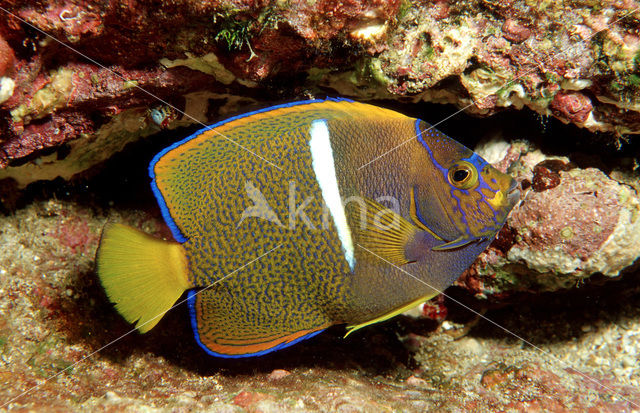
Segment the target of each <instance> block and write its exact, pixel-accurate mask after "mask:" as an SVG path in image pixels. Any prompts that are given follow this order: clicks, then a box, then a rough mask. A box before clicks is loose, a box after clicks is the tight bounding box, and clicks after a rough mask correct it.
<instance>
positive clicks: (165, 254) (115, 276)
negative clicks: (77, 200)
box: [96, 224, 193, 333]
mask: <svg viewBox="0 0 640 413" xmlns="http://www.w3.org/2000/svg"><path fill="white" fill-rule="evenodd" d="M96 264H97V273H98V276H99V277H100V282H101V283H102V286H103V287H104V289H105V291H106V292H107V296H108V297H109V300H111V302H112V303H114V304H115V306H116V309H117V310H118V312H119V313H120V314H121V315H122V316H123V317H124V318H125V319H126V320H127V321H128V322H130V323H136V328H137V329H138V331H140V332H141V333H146V332H147V331H149V330H151V329H152V328H153V327H154V326H155V325H156V324H157V323H158V321H160V319H161V318H162V316H163V315H164V313H166V312H167V311H168V310H169V309H170V308H171V306H173V304H174V303H175V302H176V301H177V300H178V298H180V296H181V295H182V293H183V292H184V291H185V290H186V289H188V288H192V287H193V285H192V284H191V283H190V282H189V280H188V276H187V275H188V264H187V258H186V255H185V251H184V248H182V246H181V245H180V244H178V243H176V242H169V241H163V240H160V239H157V238H154V237H152V236H150V235H147V234H145V233H144V232H141V231H138V230H136V229H134V228H131V227H128V226H125V225H121V224H107V225H105V227H104V229H103V231H102V239H101V240H100V246H99V247H98V252H97V254H96Z"/></svg>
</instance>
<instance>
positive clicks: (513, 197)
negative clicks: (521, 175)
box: [507, 180, 520, 207]
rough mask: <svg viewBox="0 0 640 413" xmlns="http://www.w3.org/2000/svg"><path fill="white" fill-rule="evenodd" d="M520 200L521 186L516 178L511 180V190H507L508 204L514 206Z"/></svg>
mask: <svg viewBox="0 0 640 413" xmlns="http://www.w3.org/2000/svg"><path fill="white" fill-rule="evenodd" d="M519 200H520V186H519V185H518V182H516V181H515V180H514V181H512V182H511V186H510V187H509V191H508V192H507V201H508V204H509V205H511V206H512V207H513V206H514V205H515V204H516V203H517V202H518V201H519Z"/></svg>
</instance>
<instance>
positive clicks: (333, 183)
mask: <svg viewBox="0 0 640 413" xmlns="http://www.w3.org/2000/svg"><path fill="white" fill-rule="evenodd" d="M310 135H311V140H310V141H309V147H310V149H311V160H312V165H313V172H315V174H316V179H317V180H318V184H319V185H320V190H321V191H322V197H323V198H324V202H325V203H326V204H327V208H329V212H330V213H331V217H332V218H333V223H334V224H335V225H336V229H337V230H338V237H339V238H340V242H342V248H343V249H344V257H345V259H346V260H347V262H348V263H349V267H350V268H351V270H352V271H353V268H354V267H355V265H356V260H355V257H354V255H353V240H352V239H351V230H350V229H349V225H348V224H347V217H346V216H345V214H344V206H343V205H342V198H341V197H340V190H339V189H338V179H337V178H336V166H335V162H334V160H333V150H332V149H331V141H330V140H329V128H328V127H327V121H326V120H325V119H318V120H314V121H313V122H311V131H310Z"/></svg>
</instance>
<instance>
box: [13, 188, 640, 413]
mask: <svg viewBox="0 0 640 413" xmlns="http://www.w3.org/2000/svg"><path fill="white" fill-rule="evenodd" d="M62 198H66V199H60V200H42V201H39V200H35V201H34V202H32V203H30V204H29V206H27V207H25V208H20V209H18V210H16V212H15V214H14V215H13V216H5V217H2V218H0V242H1V243H2V245H3V247H4V248H3V249H2V252H1V253H0V292H1V294H0V309H1V311H0V406H2V408H8V409H9V410H16V411H21V410H35V411H51V410H63V411H122V410H126V411H154V412H155V411H157V412H165V411H166V412H169V411H193V410H198V411H203V410H206V411H238V412H243V411H247V412H258V411H261V412H265V411H282V410H287V411H327V410H330V411H365V412H369V411H371V412H373V411H387V410H392V411H393V410H402V411H425V410H440V411H495V410H509V409H513V410H514V411H531V410H539V411H549V412H565V411H586V410H587V409H592V410H593V411H611V412H614V411H615V412H631V411H634V409H637V408H638V405H640V392H638V389H639V388H640V382H638V377H640V370H639V366H638V364H637V362H636V360H637V356H638V346H637V337H638V335H640V307H638V302H639V300H640V295H639V294H640V291H639V290H638V288H637V285H638V284H637V277H635V278H634V279H630V280H629V282H627V283H625V284H623V285H622V286H616V288H614V289H608V290H606V289H605V290H597V289H590V290H589V291H591V293H592V294H593V296H595V297H598V307H597V308H593V306H592V303H591V302H589V301H584V300H581V299H580V298H579V296H576V295H573V296H564V297H562V296H558V297H555V298H551V299H549V297H547V298H543V299H541V301H537V302H536V301H533V302H530V303H529V304H526V303H521V304H520V305H519V307H518V312H517V315H515V313H514V312H513V310H511V309H508V310H505V311H492V312H489V313H487V314H486V317H487V318H488V319H490V320H491V321H492V322H495V323H498V324H499V325H500V326H504V328H506V329H507V330H508V331H511V332H513V334H516V335H517V336H518V337H520V338H522V339H524V340H526V342H528V343H531V344H533V345H535V346H536V347H535V348H534V347H531V346H530V345H527V344H525V343H524V342H522V341H520V340H519V339H517V338H516V337H514V336H512V335H510V334H507V333H505V332H504V331H503V330H501V329H499V328H497V327H495V326H494V325H492V324H491V323H489V322H488V321H485V320H478V319H475V320H474V318H473V316H472V315H470V314H471V313H469V312H468V311H467V310H466V309H464V308H461V307H456V306H455V305H453V306H452V307H451V306H450V310H451V313H452V317H450V321H449V320H448V321H445V322H444V323H443V324H442V325H441V326H440V327H439V328H437V324H435V323H433V322H429V321H428V320H424V319H423V320H412V319H409V318H402V317H401V318H397V319H395V320H394V321H391V322H389V323H386V324H384V325H378V326H374V327H370V328H367V329H364V330H362V331H360V332H358V333H357V334H354V335H352V336H350V337H348V338H347V339H343V338H342V336H343V334H344V330H343V329H342V328H335V329H331V330H329V331H327V332H325V333H323V334H322V335H320V336H318V337H317V338H315V339H313V340H310V341H308V342H305V343H301V344H299V345H297V346H294V347H292V348H290V349H287V350H284V351H280V352H277V353H275V354H272V355H270V356H265V357H261V358H255V359H249V360H221V359H216V358H213V357H209V356H207V355H206V354H205V353H204V352H203V351H202V350H200V349H199V348H198V347H197V344H196V343H195V342H194V341H193V338H192V334H191V332H190V330H189V326H188V315H187V312H186V310H185V308H183V306H180V307H178V308H176V309H175V310H173V311H172V312H171V313H169V314H168V315H167V317H165V319H163V320H162V322H161V323H160V324H159V325H158V326H157V327H156V328H155V329H154V330H153V331H152V332H151V333H149V334H147V335H145V336H141V335H139V334H138V333H136V332H135V331H134V332H133V334H131V333H132V330H131V326H129V325H127V324H126V323H125V322H124V321H122V319H121V318H120V317H119V316H118V315H117V314H116V313H115V311H114V310H113V308H112V306H111V305H110V304H109V303H108V302H107V299H106V297H105V296H104V295H103V294H102V292H101V290H100V288H99V286H98V285H97V280H96V278H95V275H94V274H93V272H92V261H93V253H94V250H95V248H96V245H97V241H98V237H99V232H100V228H101V226H102V224H103V223H104V222H105V219H106V218H107V217H106V216H105V214H104V211H105V209H103V208H104V207H103V206H102V205H108V203H107V202H104V203H103V201H105V200H104V199H97V200H96V199H95V197H93V196H91V195H87V194H86V192H85V191H82V189H78V188H75V189H70V190H67V196H66V197H65V196H62ZM108 211H109V215H108V218H109V219H111V220H116V221H126V222H128V223H131V224H134V225H137V226H139V227H140V228H143V229H145V230H146V231H149V232H151V233H154V234H156V235H163V234H164V235H165V236H168V235H169V234H168V233H167V232H166V229H164V228H163V226H162V224H161V222H160V221H159V220H160V217H159V214H158V213H157V212H156V213H154V214H147V213H140V212H137V211H135V210H132V209H126V208H123V209H114V208H109V209H108ZM619 288H622V289H623V290H624V291H625V293H624V294H620V292H619ZM451 294H453V293H449V295H451ZM453 295H455V294H453ZM467 303H468V304H470V305H472V306H473V307H477V305H478V302H476V303H475V304H474V303H469V302H467ZM567 303H569V304H567ZM449 304H451V303H449ZM542 304H544V305H542ZM478 321H479V322H478ZM115 340H117V341H115Z"/></svg>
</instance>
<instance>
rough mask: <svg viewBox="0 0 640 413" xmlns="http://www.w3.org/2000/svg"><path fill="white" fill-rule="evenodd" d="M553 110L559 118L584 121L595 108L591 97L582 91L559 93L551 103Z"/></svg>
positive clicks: (576, 121)
mask: <svg viewBox="0 0 640 413" xmlns="http://www.w3.org/2000/svg"><path fill="white" fill-rule="evenodd" d="M550 109H551V111H552V112H553V113H554V114H555V115H556V116H558V117H559V118H562V119H566V120H569V121H571V122H575V123H583V122H585V121H586V120H587V118H588V117H589V114H590V113H591V111H592V110H593V105H592V104H591V99H589V98H588V97H587V96H585V95H583V94H582V93H563V92H561V93H558V94H557V95H556V96H555V97H554V99H553V101H552V102H551V105H550Z"/></svg>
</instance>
